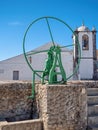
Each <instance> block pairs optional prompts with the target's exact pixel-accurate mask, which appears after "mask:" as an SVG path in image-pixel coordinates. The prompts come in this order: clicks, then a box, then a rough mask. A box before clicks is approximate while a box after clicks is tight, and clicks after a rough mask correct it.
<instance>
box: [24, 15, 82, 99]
mask: <svg viewBox="0 0 98 130" xmlns="http://www.w3.org/2000/svg"><path fill="white" fill-rule="evenodd" d="M42 19H45V20H46V23H47V26H48V31H49V33H50V38H51V42H52V44H53V45H52V48H54V49H53V50H52V53H53V57H54V58H53V59H52V60H51V62H52V66H51V65H50V68H49V70H48V71H49V72H47V74H46V75H48V77H49V78H48V83H49V84H52V83H61V81H57V78H56V77H55V76H56V75H61V76H62V78H63V79H62V80H63V83H64V82H67V80H68V79H70V78H71V77H72V76H73V75H74V74H75V73H76V72H77V70H78V68H79V64H80V59H81V49H80V44H79V41H78V37H77V35H76V34H75V33H74V31H73V30H72V29H71V27H70V26H69V25H68V24H67V23H65V22H64V21H63V20H60V19H58V18H55V17H50V16H46V17H41V18H38V19H36V20H34V21H33V22H32V23H31V24H30V25H29V26H28V28H27V30H26V32H25V34H24V38H23V53H24V57H25V60H26V62H27V64H28V66H29V67H30V69H31V70H32V73H33V79H32V82H33V83H32V96H31V97H32V98H34V93H35V92H34V87H35V75H37V76H39V77H40V78H41V79H42V83H44V76H45V73H46V72H45V70H43V71H42V70H34V69H33V67H32V65H31V64H30V63H29V61H28V58H27V56H29V55H34V54H38V53H42V52H47V54H48V53H49V51H50V50H43V51H37V52H31V53H27V52H26V50H25V40H26V36H27V33H28V31H29V29H30V28H31V26H32V25H33V24H34V23H36V22H38V21H40V20H42ZM49 19H53V20H57V21H59V22H61V23H62V24H64V25H65V26H67V28H68V29H69V30H70V31H71V32H72V33H73V35H74V36H75V38H76V41H77V46H78V50H79V51H78V62H77V65H76V68H75V69H74V71H73V73H72V74H71V75H70V76H69V77H66V73H65V70H64V68H63V66H62V61H61V49H60V48H64V47H69V46H74V45H75V44H71V45H67V46H62V47H59V46H56V45H55V43H54V39H53V36H52V31H51V27H50V24H49ZM50 48H51V47H50ZM57 62H58V64H57ZM56 67H59V68H60V72H56V71H55V68H56ZM38 72H43V74H42V75H40V74H39V73H38ZM54 77H55V78H54Z"/></svg>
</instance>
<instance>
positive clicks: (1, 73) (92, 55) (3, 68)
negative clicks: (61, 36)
mask: <svg viewBox="0 0 98 130" xmlns="http://www.w3.org/2000/svg"><path fill="white" fill-rule="evenodd" d="M75 33H76V35H77V36H78V39H79V43H80V48H81V62H80V66H79V71H78V74H77V75H78V77H77V79H79V78H80V79H93V78H95V77H96V64H95V61H96V30H95V29H93V30H92V31H90V30H89V28H87V27H86V26H84V25H82V26H81V27H79V28H77V29H76V30H75ZM73 40H74V38H73ZM50 46H51V44H50V43H48V44H45V45H43V46H41V47H39V48H37V49H35V50H33V51H39V50H40V51H41V50H46V49H49V48H50ZM73 51H74V52H73ZM73 51H69V50H67V49H64V50H63V52H62V64H63V67H64V69H65V72H66V75H67V77H69V76H70V75H71V74H72V73H73V70H74V62H73V53H74V54H75V55H74V56H75V58H76V57H77V55H78V54H77V52H78V50H77V48H75V49H74V50H73ZM29 58H30V62H31V64H32V65H33V69H34V70H44V66H45V59H46V58H47V54H46V53H45V52H43V53H38V54H35V55H32V57H29ZM36 79H38V77H36ZM71 79H73V77H72V78H71ZM0 80H32V71H31V70H30V68H29V67H28V65H27V63H26V61H25V58H24V55H23V54H21V55H19V56H15V57H13V58H10V59H7V60H4V61H0Z"/></svg>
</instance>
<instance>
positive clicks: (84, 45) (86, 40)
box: [82, 35, 89, 50]
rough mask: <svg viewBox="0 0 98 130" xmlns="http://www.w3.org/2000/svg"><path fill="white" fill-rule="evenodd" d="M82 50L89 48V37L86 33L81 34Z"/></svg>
mask: <svg viewBox="0 0 98 130" xmlns="http://www.w3.org/2000/svg"><path fill="white" fill-rule="evenodd" d="M82 50H89V37H88V35H83V37H82Z"/></svg>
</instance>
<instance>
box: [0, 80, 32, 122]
mask: <svg viewBox="0 0 98 130" xmlns="http://www.w3.org/2000/svg"><path fill="white" fill-rule="evenodd" d="M30 95H31V83H28V82H22V81H17V82H15V81H13V82H12V81H9V82H7V81H6V82H0V120H7V121H17V120H18V121H19V120H26V119H31V116H32V104H33V101H32V99H28V96H30Z"/></svg>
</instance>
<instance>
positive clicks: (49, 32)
mask: <svg viewBox="0 0 98 130" xmlns="http://www.w3.org/2000/svg"><path fill="white" fill-rule="evenodd" d="M46 22H47V26H48V30H49V33H50V37H51V40H52V43H53V45H55V43H54V39H53V36H52V31H51V28H50V24H49V21H48V18H47V17H46Z"/></svg>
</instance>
